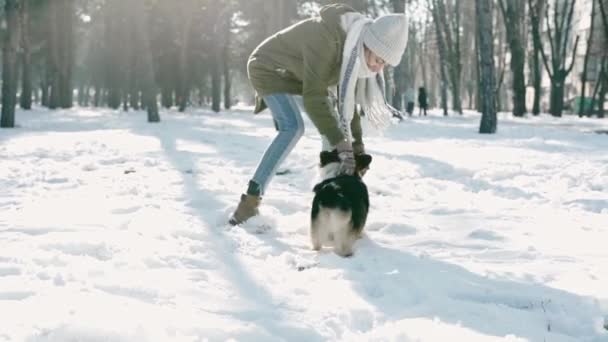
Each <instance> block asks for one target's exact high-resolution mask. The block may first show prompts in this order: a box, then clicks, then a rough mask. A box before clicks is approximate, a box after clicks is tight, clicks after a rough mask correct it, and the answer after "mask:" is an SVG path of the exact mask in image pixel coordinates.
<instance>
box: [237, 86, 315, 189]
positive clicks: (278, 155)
mask: <svg viewBox="0 0 608 342" xmlns="http://www.w3.org/2000/svg"><path fill="white" fill-rule="evenodd" d="M264 102H265V103H266V105H267V106H268V108H269V109H270V111H271V112H272V118H273V119H274V123H275V126H276V128H277V130H278V131H279V134H278V135H277V136H276V137H275V138H274V140H272V143H271V144H270V146H268V148H267V149H266V152H264V156H262V159H261V160H260V162H259V163H258V167H257V169H256V171H255V174H254V175H253V178H252V179H251V180H250V181H249V188H248V189H247V194H249V195H255V196H262V195H263V194H264V192H265V191H266V188H267V187H268V184H269V183H270V181H271V180H272V177H273V176H274V174H275V173H276V171H277V168H278V167H279V165H280V164H281V163H282V162H283V160H285V157H287V155H288V154H289V153H290V152H291V150H293V148H294V147H295V146H296V143H297V142H298V140H300V138H301V137H302V135H304V120H303V119H302V114H301V113H300V109H299V108H298V105H297V104H296V101H295V99H294V96H293V95H290V94H272V95H268V96H264Z"/></svg>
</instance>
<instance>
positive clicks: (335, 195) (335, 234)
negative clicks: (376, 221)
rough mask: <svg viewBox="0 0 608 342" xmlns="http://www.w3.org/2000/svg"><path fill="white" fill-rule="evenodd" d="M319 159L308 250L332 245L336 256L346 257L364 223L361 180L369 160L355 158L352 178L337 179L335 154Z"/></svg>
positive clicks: (323, 154)
mask: <svg viewBox="0 0 608 342" xmlns="http://www.w3.org/2000/svg"><path fill="white" fill-rule="evenodd" d="M320 157H321V164H320V173H321V179H322V181H321V182H320V183H319V184H317V185H316V186H315V187H314V192H315V196H314V199H313V201H312V210H311V213H310V218H311V224H310V238H311V242H312V248H313V249H314V250H320V249H321V248H322V247H323V245H333V246H334V252H335V253H336V254H338V255H340V256H343V257H348V256H351V255H352V254H353V245H354V243H355V241H357V239H358V238H360V237H361V234H362V232H363V227H364V226H365V221H366V220H367V212H368V210H369V195H368V192H367V187H366V186H365V183H363V181H362V179H361V177H362V176H363V175H364V174H365V172H367V170H368V169H369V164H370V163H371V161H372V157H371V156H370V155H367V154H362V155H357V156H356V158H355V159H356V170H355V175H353V176H349V175H338V171H339V168H340V159H339V157H338V153H337V152H336V151H332V152H327V151H323V152H321V155H320Z"/></svg>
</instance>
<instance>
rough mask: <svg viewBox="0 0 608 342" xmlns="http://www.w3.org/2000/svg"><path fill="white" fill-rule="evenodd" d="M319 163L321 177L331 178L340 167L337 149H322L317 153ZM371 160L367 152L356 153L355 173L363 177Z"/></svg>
mask: <svg viewBox="0 0 608 342" xmlns="http://www.w3.org/2000/svg"><path fill="white" fill-rule="evenodd" d="M319 157H320V160H321V163H320V164H319V167H320V168H321V170H322V171H321V173H322V178H323V179H326V178H331V177H335V176H337V175H338V170H339V168H340V157H339V156H338V151H337V150H333V151H322V152H321V154H320V155H319ZM371 162H372V156H370V155H369V154H357V155H355V174H356V175H358V176H359V177H363V176H364V175H365V173H366V172H367V170H369V164H371Z"/></svg>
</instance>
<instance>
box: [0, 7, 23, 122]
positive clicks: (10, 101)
mask: <svg viewBox="0 0 608 342" xmlns="http://www.w3.org/2000/svg"><path fill="white" fill-rule="evenodd" d="M4 15H5V18H6V19H5V20H6V31H5V33H4V34H5V36H4V47H3V49H2V57H3V58H2V71H3V73H2V117H1V118H0V127H2V128H13V127H15V106H16V105H17V77H18V73H17V70H18V68H17V51H18V49H19V35H20V32H19V31H20V27H19V1H18V0H5V1H4Z"/></svg>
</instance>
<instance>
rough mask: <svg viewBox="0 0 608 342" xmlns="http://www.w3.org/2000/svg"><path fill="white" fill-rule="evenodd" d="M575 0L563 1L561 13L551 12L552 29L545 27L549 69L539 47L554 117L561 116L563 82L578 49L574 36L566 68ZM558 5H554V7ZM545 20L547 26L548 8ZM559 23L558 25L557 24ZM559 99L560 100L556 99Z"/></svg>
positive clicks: (543, 52)
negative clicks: (548, 45)
mask: <svg viewBox="0 0 608 342" xmlns="http://www.w3.org/2000/svg"><path fill="white" fill-rule="evenodd" d="M574 3H575V0H570V1H568V0H564V2H563V6H562V9H561V11H558V10H557V8H556V9H555V10H554V11H553V22H554V23H555V24H554V27H553V29H552V28H551V27H550V25H547V35H548V37H549V43H550V47H551V67H550V66H549V61H548V58H547V54H546V53H545V50H544V47H543V45H541V46H540V47H541V49H540V52H541V56H542V58H543V64H544V65H545V69H546V70H547V73H548V74H549V78H550V79H551V97H550V101H551V108H550V112H551V115H553V116H556V117H561V116H562V111H563V109H564V98H563V96H564V81H565V79H566V77H567V76H568V74H569V73H570V72H571V71H572V67H573V66H574V60H575V59H576V50H577V47H578V39H579V36H578V35H577V36H576V39H575V40H574V48H573V50H572V58H571V60H570V66H566V54H567V52H568V51H569V49H567V47H568V40H569V37H570V32H571V30H572V15H573V13H574ZM557 6H558V5H557V4H556V7H557ZM545 19H546V20H547V24H549V23H548V22H549V9H548V6H547V7H546V8H545ZM558 23H559V24H558ZM537 34H540V33H537ZM558 97H560V98H558Z"/></svg>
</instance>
